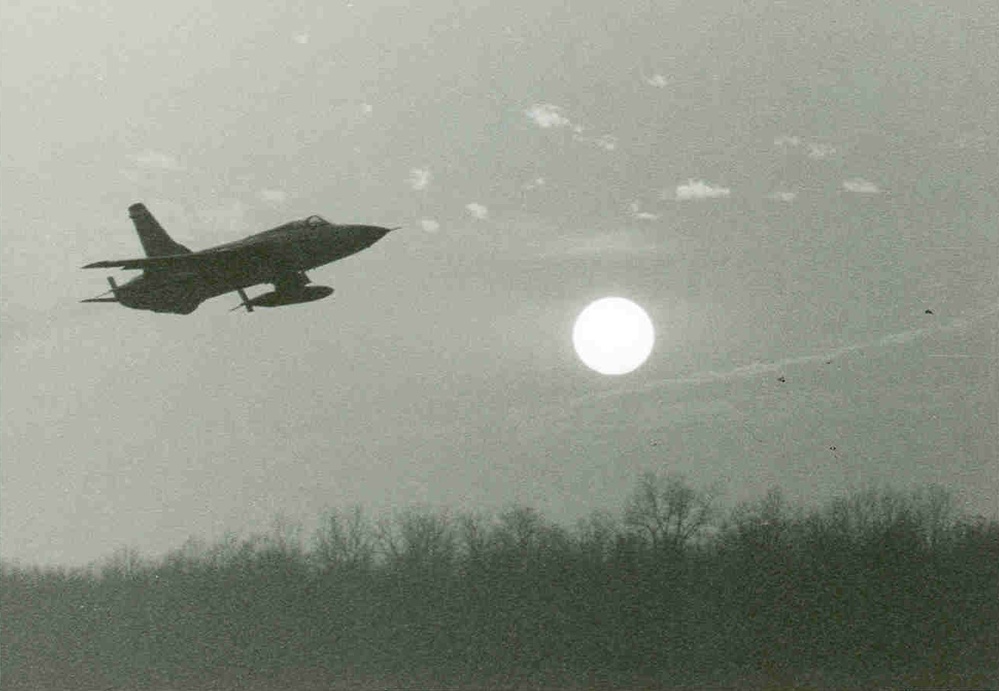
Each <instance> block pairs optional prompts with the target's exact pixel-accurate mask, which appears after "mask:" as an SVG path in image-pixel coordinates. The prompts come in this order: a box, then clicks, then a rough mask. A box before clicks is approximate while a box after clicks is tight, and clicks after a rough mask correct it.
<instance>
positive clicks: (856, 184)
mask: <svg viewBox="0 0 999 691" xmlns="http://www.w3.org/2000/svg"><path fill="white" fill-rule="evenodd" d="M843 189H845V190H846V191H847V192H856V193H857V194H878V193H879V192H881V190H880V189H878V186H877V185H875V184H874V183H873V182H870V181H869V180H865V179H864V178H850V179H849V180H844V181H843Z"/></svg>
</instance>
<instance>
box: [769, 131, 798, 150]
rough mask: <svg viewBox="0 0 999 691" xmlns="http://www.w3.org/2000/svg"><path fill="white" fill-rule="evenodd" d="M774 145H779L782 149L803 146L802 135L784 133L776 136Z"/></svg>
mask: <svg viewBox="0 0 999 691" xmlns="http://www.w3.org/2000/svg"><path fill="white" fill-rule="evenodd" d="M774 146H779V147H780V148H782V149H787V148H790V147H795V146H801V137H795V136H793V135H787V134H782V135H781V136H779V137H775V138H774Z"/></svg>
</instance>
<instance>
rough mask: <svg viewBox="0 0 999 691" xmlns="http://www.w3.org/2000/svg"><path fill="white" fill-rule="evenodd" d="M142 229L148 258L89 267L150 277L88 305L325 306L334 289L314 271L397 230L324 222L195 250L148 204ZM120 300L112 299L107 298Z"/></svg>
mask: <svg viewBox="0 0 999 691" xmlns="http://www.w3.org/2000/svg"><path fill="white" fill-rule="evenodd" d="M128 215H129V216H130V217H131V219H132V223H133V224H135V230H136V232H137V233H138V234H139V241H140V242H141V243H142V249H144V250H145V252H146V256H145V258H142V259H111V260H106V261H99V262H94V263H92V264H87V265H86V266H84V267H83V268H85V269H99V268H105V267H118V268H122V269H142V275H141V276H137V277H135V278H133V279H132V280H130V281H128V282H127V283H125V284H122V285H118V284H117V283H115V280H114V278H113V277H111V276H108V283H109V284H110V285H111V290H109V291H108V292H107V293H103V294H102V295H99V296H98V297H96V298H90V299H89V300H83V301H82V302H117V303H120V304H122V305H124V306H125V307H131V308H133V309H140V310H151V311H153V312H170V313H173V314H190V313H191V312H193V311H194V310H196V309H197V308H198V305H200V304H201V303H202V302H204V301H205V300H207V299H209V298H213V297H216V296H218V295H222V294H223V293H229V292H233V291H235V292H236V293H238V294H239V297H240V300H241V302H240V304H238V305H237V306H236V307H235V308H234V309H239V308H240V307H245V308H246V311H247V312H252V311H253V308H254V307H280V306H282V305H294V304H296V303H300V302H312V301H313V300H320V299H322V298H324V297H327V296H329V295H331V294H332V293H333V289H332V288H330V287H329V286H320V285H308V284H309V283H310V281H309V278H308V276H306V275H305V272H306V270H307V269H314V268H316V267H317V266H322V265H323V264H328V263H330V262H334V261H336V260H337V259H343V258H344V257H347V256H350V255H351V254H355V253H357V252H360V251H361V250H363V249H365V248H367V247H370V246H371V245H373V244H375V243H376V242H378V241H379V240H381V239H382V238H383V237H384V236H385V235H386V234H387V233H388V232H390V231H392V230H396V229H395V228H381V227H379V226H361V225H334V224H332V223H330V222H329V221H327V220H326V219H324V218H322V217H321V216H309V217H308V218H305V219H302V220H298V221H291V222H290V223H285V224H284V225H280V226H278V227H277V228H272V229H271V230H266V231H264V232H262V233H257V234H256V235H251V236H249V237H247V238H244V239H242V240H236V241H235V242H229V243H226V244H224V245H218V246H217V247H212V248H209V249H206V250H202V251H200V252H192V251H191V250H189V249H188V248H186V247H184V246H183V245H181V244H179V243H177V242H174V241H173V239H172V238H171V237H170V236H169V235H167V232H166V231H165V230H163V227H162V226H161V225H160V224H159V222H157V220H156V219H155V218H154V217H153V215H152V214H151V213H149V210H148V209H147V208H146V207H145V205H144V204H132V206H130V207H128ZM258 283H271V284H273V285H274V290H273V291H271V292H268V293H264V294H262V295H258V296H257V297H255V298H252V299H250V298H249V297H247V295H246V291H245V289H246V288H248V287H250V286H252V285H256V284H258ZM109 294H110V295H111V296H112V297H104V296H105V295H109Z"/></svg>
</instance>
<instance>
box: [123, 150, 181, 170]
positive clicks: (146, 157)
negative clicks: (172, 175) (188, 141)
mask: <svg viewBox="0 0 999 691" xmlns="http://www.w3.org/2000/svg"><path fill="white" fill-rule="evenodd" d="M132 161H134V162H135V164H136V165H137V166H139V167H140V168H155V169H158V170H184V166H182V165H181V164H180V163H178V162H177V159H176V158H174V157H173V156H171V155H170V154H165V153H163V152H162V151H153V150H151V149H146V150H145V151H143V152H142V153H139V154H136V155H134V156H132Z"/></svg>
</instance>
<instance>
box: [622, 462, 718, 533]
mask: <svg viewBox="0 0 999 691" xmlns="http://www.w3.org/2000/svg"><path fill="white" fill-rule="evenodd" d="M714 513H715V511H714V497H713V494H712V493H710V492H707V491H698V490H695V489H694V488H693V487H691V486H690V485H689V484H687V482H686V480H684V479H683V478H682V477H681V476H678V475H665V476H664V475H658V474H656V473H654V472H652V471H648V472H645V473H643V474H642V476H641V478H639V480H638V486H637V487H636V488H635V490H634V491H633V492H632V494H631V497H630V498H629V500H628V503H627V505H626V507H625V511H624V523H625V525H626V526H628V527H630V528H632V529H633V530H634V531H635V532H637V533H639V534H641V535H644V536H645V537H647V538H648V540H649V542H650V543H651V545H652V549H653V550H658V549H663V548H672V549H676V550H682V549H683V548H684V547H686V545H687V544H688V543H689V542H690V541H691V540H692V539H693V538H694V537H695V536H696V535H697V534H698V533H699V532H701V531H702V530H703V529H704V528H705V527H707V526H708V524H709V523H710V522H711V520H712V519H713V518H714Z"/></svg>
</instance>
